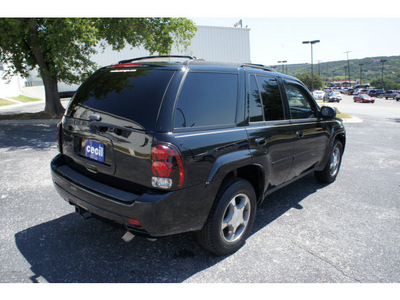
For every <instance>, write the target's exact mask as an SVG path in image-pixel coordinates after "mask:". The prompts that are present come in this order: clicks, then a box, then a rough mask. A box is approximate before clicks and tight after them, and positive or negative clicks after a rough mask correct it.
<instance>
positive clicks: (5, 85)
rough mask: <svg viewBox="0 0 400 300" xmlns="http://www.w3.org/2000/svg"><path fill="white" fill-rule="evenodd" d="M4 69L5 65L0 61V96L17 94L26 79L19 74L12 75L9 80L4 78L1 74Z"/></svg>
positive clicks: (5, 69)
mask: <svg viewBox="0 0 400 300" xmlns="http://www.w3.org/2000/svg"><path fill="white" fill-rule="evenodd" d="M6 71H7V66H6V65H4V64H2V63H0V97H16V96H19V95H20V94H21V90H22V88H23V87H24V86H25V81H26V80H25V79H23V78H21V77H20V76H13V77H12V78H11V80H4V79H3V76H4V74H5V72H6Z"/></svg>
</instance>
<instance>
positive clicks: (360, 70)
mask: <svg viewBox="0 0 400 300" xmlns="http://www.w3.org/2000/svg"><path fill="white" fill-rule="evenodd" d="M363 65H364V64H359V66H360V84H362V66H363Z"/></svg>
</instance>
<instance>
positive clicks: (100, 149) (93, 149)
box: [83, 140, 105, 163]
mask: <svg viewBox="0 0 400 300" xmlns="http://www.w3.org/2000/svg"><path fill="white" fill-rule="evenodd" d="M83 150H84V156H85V157H87V158H90V159H91V160H94V161H97V162H100V163H104V158H105V146H104V144H102V143H99V142H96V141H93V140H86V141H85V143H84V149H83Z"/></svg>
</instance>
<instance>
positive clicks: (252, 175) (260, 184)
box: [221, 165, 264, 202]
mask: <svg viewBox="0 0 400 300" xmlns="http://www.w3.org/2000/svg"><path fill="white" fill-rule="evenodd" d="M233 178H242V179H245V180H247V181H248V182H250V183H251V185H252V186H253V188H254V191H255V192H256V196H257V202H260V201H262V200H263V199H262V196H263V192H264V172H263V170H262V168H261V167H259V166H256V165H251V166H245V167H242V168H239V169H236V170H233V171H231V172H229V173H228V174H227V175H226V176H225V178H224V179H223V180H222V183H221V187H222V186H224V185H225V184H226V183H228V182H229V181H230V180H232V179H233Z"/></svg>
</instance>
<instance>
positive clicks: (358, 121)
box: [342, 117, 364, 123]
mask: <svg viewBox="0 0 400 300" xmlns="http://www.w3.org/2000/svg"><path fill="white" fill-rule="evenodd" d="M342 120H343V122H344V123H362V122H364V121H363V120H362V119H360V118H358V117H351V118H344V119H342Z"/></svg>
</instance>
